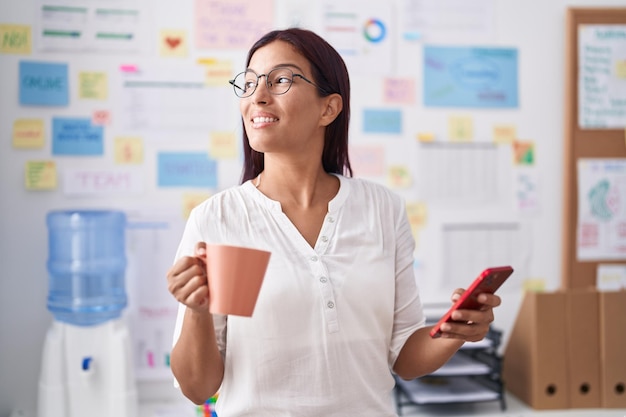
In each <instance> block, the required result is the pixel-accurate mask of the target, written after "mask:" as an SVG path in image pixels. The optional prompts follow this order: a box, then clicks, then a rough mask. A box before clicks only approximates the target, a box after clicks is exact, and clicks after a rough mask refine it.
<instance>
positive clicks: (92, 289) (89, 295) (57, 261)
mask: <svg viewBox="0 0 626 417" xmlns="http://www.w3.org/2000/svg"><path fill="white" fill-rule="evenodd" d="M46 223H47V225H48V247H49V257H48V265H47V266H48V274H49V290H48V310H49V311H50V312H51V313H52V314H53V316H54V318H55V319H56V320H58V321H61V322H65V323H69V324H73V325H78V326H92V325H97V324H100V323H103V322H106V321H108V320H111V319H115V318H118V317H119V316H120V315H121V312H122V310H123V309H124V308H125V307H126V304H127V297H126V290H125V287H124V277H125V272H126V252H125V246H126V245H125V229H126V215H125V214H124V212H121V211H115V210H66V211H52V212H49V213H48V215H47V218H46Z"/></svg>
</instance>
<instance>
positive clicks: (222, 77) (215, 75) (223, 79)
mask: <svg viewBox="0 0 626 417" xmlns="http://www.w3.org/2000/svg"><path fill="white" fill-rule="evenodd" d="M199 62H202V65H204V67H205V82H206V85H209V86H213V87H225V86H228V80H230V79H232V78H233V63H232V62H231V61H217V60H210V61H209V60H200V61H199Z"/></svg>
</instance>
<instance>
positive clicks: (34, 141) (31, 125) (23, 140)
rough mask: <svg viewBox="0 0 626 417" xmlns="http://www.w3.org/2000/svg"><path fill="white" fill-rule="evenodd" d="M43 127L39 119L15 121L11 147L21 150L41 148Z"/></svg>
mask: <svg viewBox="0 0 626 417" xmlns="http://www.w3.org/2000/svg"><path fill="white" fill-rule="evenodd" d="M43 145H44V125H43V120H41V119H17V120H15V121H14V122H13V147H15V148H22V149H35V148H42V147H43Z"/></svg>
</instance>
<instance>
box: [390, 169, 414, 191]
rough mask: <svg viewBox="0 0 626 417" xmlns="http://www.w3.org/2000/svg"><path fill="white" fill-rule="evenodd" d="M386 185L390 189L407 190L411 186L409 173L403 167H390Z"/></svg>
mask: <svg viewBox="0 0 626 417" xmlns="http://www.w3.org/2000/svg"><path fill="white" fill-rule="evenodd" d="M387 183H388V184H389V186H390V187H391V188H408V187H410V186H411V172H410V170H409V167H407V166H405V165H393V166H390V167H389V169H388V171H387Z"/></svg>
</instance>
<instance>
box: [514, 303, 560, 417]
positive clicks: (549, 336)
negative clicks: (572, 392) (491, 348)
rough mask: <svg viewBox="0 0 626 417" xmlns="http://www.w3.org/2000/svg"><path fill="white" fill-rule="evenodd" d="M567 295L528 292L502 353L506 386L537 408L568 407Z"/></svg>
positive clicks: (522, 399)
mask: <svg viewBox="0 0 626 417" xmlns="http://www.w3.org/2000/svg"><path fill="white" fill-rule="evenodd" d="M565 311H566V295H565V293H563V292H553V293H538V292H528V291H527V292H526V293H525V294H524V298H523V300H522V304H521V306H520V310H519V313H518V315H517V319H516V321H515V324H514V325H513V329H512V332H511V336H510V338H509V341H508V343H507V346H506V348H505V351H504V357H503V368H502V375H503V380H504V383H505V386H506V387H507V390H508V391H509V392H510V393H512V394H513V395H515V396H516V397H518V398H519V399H520V400H521V401H524V402H525V403H527V404H528V405H529V406H531V407H532V408H535V409H562V408H568V406H569V398H568V389H567V375H568V374H567V365H568V364H567V354H566V347H567V346H566V345H567V343H566V338H567V331H566V325H565V323H566V320H565Z"/></svg>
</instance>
